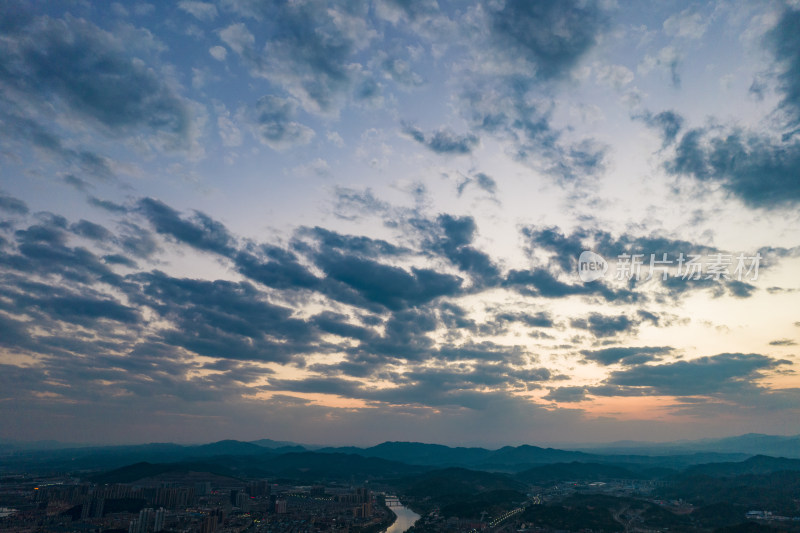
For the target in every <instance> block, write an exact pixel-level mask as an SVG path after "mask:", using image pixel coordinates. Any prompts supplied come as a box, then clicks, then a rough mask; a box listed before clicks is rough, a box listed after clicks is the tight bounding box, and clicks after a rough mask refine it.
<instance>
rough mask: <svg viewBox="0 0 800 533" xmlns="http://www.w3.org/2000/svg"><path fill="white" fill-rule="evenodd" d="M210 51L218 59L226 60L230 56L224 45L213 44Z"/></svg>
mask: <svg viewBox="0 0 800 533" xmlns="http://www.w3.org/2000/svg"><path fill="white" fill-rule="evenodd" d="M208 53H209V54H211V57H213V58H214V59H216V60H217V61H225V58H226V57H228V50H227V49H226V48H225V47H224V46H212V47H211V48H209V49H208Z"/></svg>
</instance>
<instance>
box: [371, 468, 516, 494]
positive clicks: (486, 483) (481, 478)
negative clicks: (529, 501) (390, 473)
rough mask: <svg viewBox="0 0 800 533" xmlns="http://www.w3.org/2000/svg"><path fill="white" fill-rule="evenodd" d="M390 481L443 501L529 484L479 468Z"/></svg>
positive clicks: (408, 491)
mask: <svg viewBox="0 0 800 533" xmlns="http://www.w3.org/2000/svg"><path fill="white" fill-rule="evenodd" d="M387 483H390V484H392V485H394V486H395V487H397V489H398V490H399V491H401V492H402V493H403V494H406V495H408V496H410V497H412V498H415V499H423V498H432V499H436V500H440V501H441V500H442V499H445V500H447V499H451V498H460V497H464V496H467V495H474V494H479V493H482V492H490V491H504V490H510V491H522V492H524V491H525V489H526V488H527V486H526V485H525V483H522V482H521V481H518V480H516V479H514V478H513V477H511V476H510V475H508V474H497V473H492V472H479V471H475V470H468V469H466V468H445V469H441V470H432V471H429V472H425V473H422V474H418V475H415V476H409V477H405V478H401V479H397V480H393V481H388V482H387Z"/></svg>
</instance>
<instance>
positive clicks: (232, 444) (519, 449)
mask: <svg viewBox="0 0 800 533" xmlns="http://www.w3.org/2000/svg"><path fill="white" fill-rule="evenodd" d="M582 448H583V449H556V448H549V447H539V446H531V445H521V446H505V447H502V448H499V449H486V448H479V447H450V446H444V445H440V444H425V443H417V442H384V443H382V444H378V445H376V446H371V447H366V448H361V447H355V446H346V447H330V446H329V447H322V446H313V445H302V444H298V443H293V442H289V441H275V440H270V439H261V440H258V441H253V442H242V441H236V440H222V441H218V442H213V443H209V444H202V445H179V444H172V443H150V444H139V445H122V446H90V445H84V446H74V445H69V444H64V443H55V442H46V443H30V444H27V445H26V444H25V443H20V442H8V441H6V442H2V443H0V469H2V470H4V471H9V470H26V471H36V470H41V469H45V470H46V469H64V468H69V469H98V468H100V469H112V468H119V467H122V466H126V465H130V464H134V463H140V462H150V463H171V462H186V461H204V460H208V459H210V458H216V459H219V458H226V460H228V461H232V464H234V466H235V464H236V463H237V458H239V459H241V458H245V459H246V460H245V462H248V461H249V462H251V463H253V464H255V463H263V464H264V465H266V466H264V468H266V470H265V472H270V471H271V470H270V468H269V466H268V465H269V464H270V463H271V462H272V461H273V460H274V459H275V458H280V461H279V462H281V463H283V464H290V463H292V462H297V461H298V458H301V459H302V461H306V462H309V461H310V462H312V463H314V462H316V461H322V462H323V463H325V462H327V463H328V464H329V465H330V464H331V461H332V458H333V457H336V458H339V459H340V460H341V458H343V457H346V458H348V459H347V461H346V462H349V463H358V464H360V465H362V466H364V465H367V464H368V465H369V467H368V468H366V469H367V470H371V469H373V468H377V470H381V471H384V470H386V469H387V468H388V469H389V470H392V469H394V470H397V471H398V472H400V471H411V470H416V469H414V468H399V467H397V464H402V465H405V466H407V467H414V466H421V467H436V468H446V467H460V468H469V469H474V470H485V471H498V472H515V473H516V472H522V471H525V470H528V469H530V468H532V467H537V466H542V465H552V464H557V463H564V464H566V463H573V462H580V463H588V464H595V465H608V464H616V465H619V464H625V465H638V466H640V467H642V468H645V467H651V468H655V467H660V468H676V469H682V468H685V467H689V466H691V465H698V464H703V463H720V464H723V463H730V462H741V461H744V460H746V459H749V458H751V457H753V456H761V455H766V456H772V457H783V458H787V459H800V436H792V437H786V436H773V435H756V434H748V435H742V436H738V437H730V438H725V439H719V440H704V441H694V442H676V443H658V444H647V443H613V444H608V445H598V446H596V447H594V448H589V447H582ZM254 458H258V461H253V459H254ZM365 460H371V462H370V461H367V462H365ZM395 463H396V464H395ZM351 466H352V465H351ZM623 474H624V473H623ZM619 477H624V475H620V476H619Z"/></svg>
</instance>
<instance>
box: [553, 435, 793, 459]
mask: <svg viewBox="0 0 800 533" xmlns="http://www.w3.org/2000/svg"><path fill="white" fill-rule="evenodd" d="M565 448H567V449H574V450H581V451H585V452H589V453H600V454H647V455H685V454H688V453H695V452H713V453H730V454H746V455H771V456H774V457H789V458H793V459H800V435H794V436H783V435H762V434H759V433H748V434H745V435H739V436H735V437H725V438H722V439H703V440H695V441H675V442H659V443H655V442H636V441H619V442H612V443H607V444H593V445H583V446H569V445H565Z"/></svg>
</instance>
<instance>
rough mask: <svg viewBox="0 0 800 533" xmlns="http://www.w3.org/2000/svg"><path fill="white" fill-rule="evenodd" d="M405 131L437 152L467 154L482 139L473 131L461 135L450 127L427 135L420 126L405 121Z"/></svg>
mask: <svg viewBox="0 0 800 533" xmlns="http://www.w3.org/2000/svg"><path fill="white" fill-rule="evenodd" d="M403 133H405V134H406V135H408V136H409V137H410V138H411V139H413V140H415V141H416V142H418V143H420V144H422V145H423V146H425V147H427V148H428V149H430V150H431V151H433V152H435V153H437V154H452V155H466V154H469V153H471V152H472V150H473V149H474V148H475V147H476V146H477V145H478V142H479V141H480V139H479V138H478V137H477V136H476V135H473V134H471V133H467V134H464V135H459V134H457V133H454V132H453V131H451V130H449V129H446V128H444V129H439V130H436V131H435V132H433V134H432V135H426V134H425V133H424V132H423V131H422V130H421V129H419V128H418V127H416V126H414V125H412V124H408V123H405V124H403Z"/></svg>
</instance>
